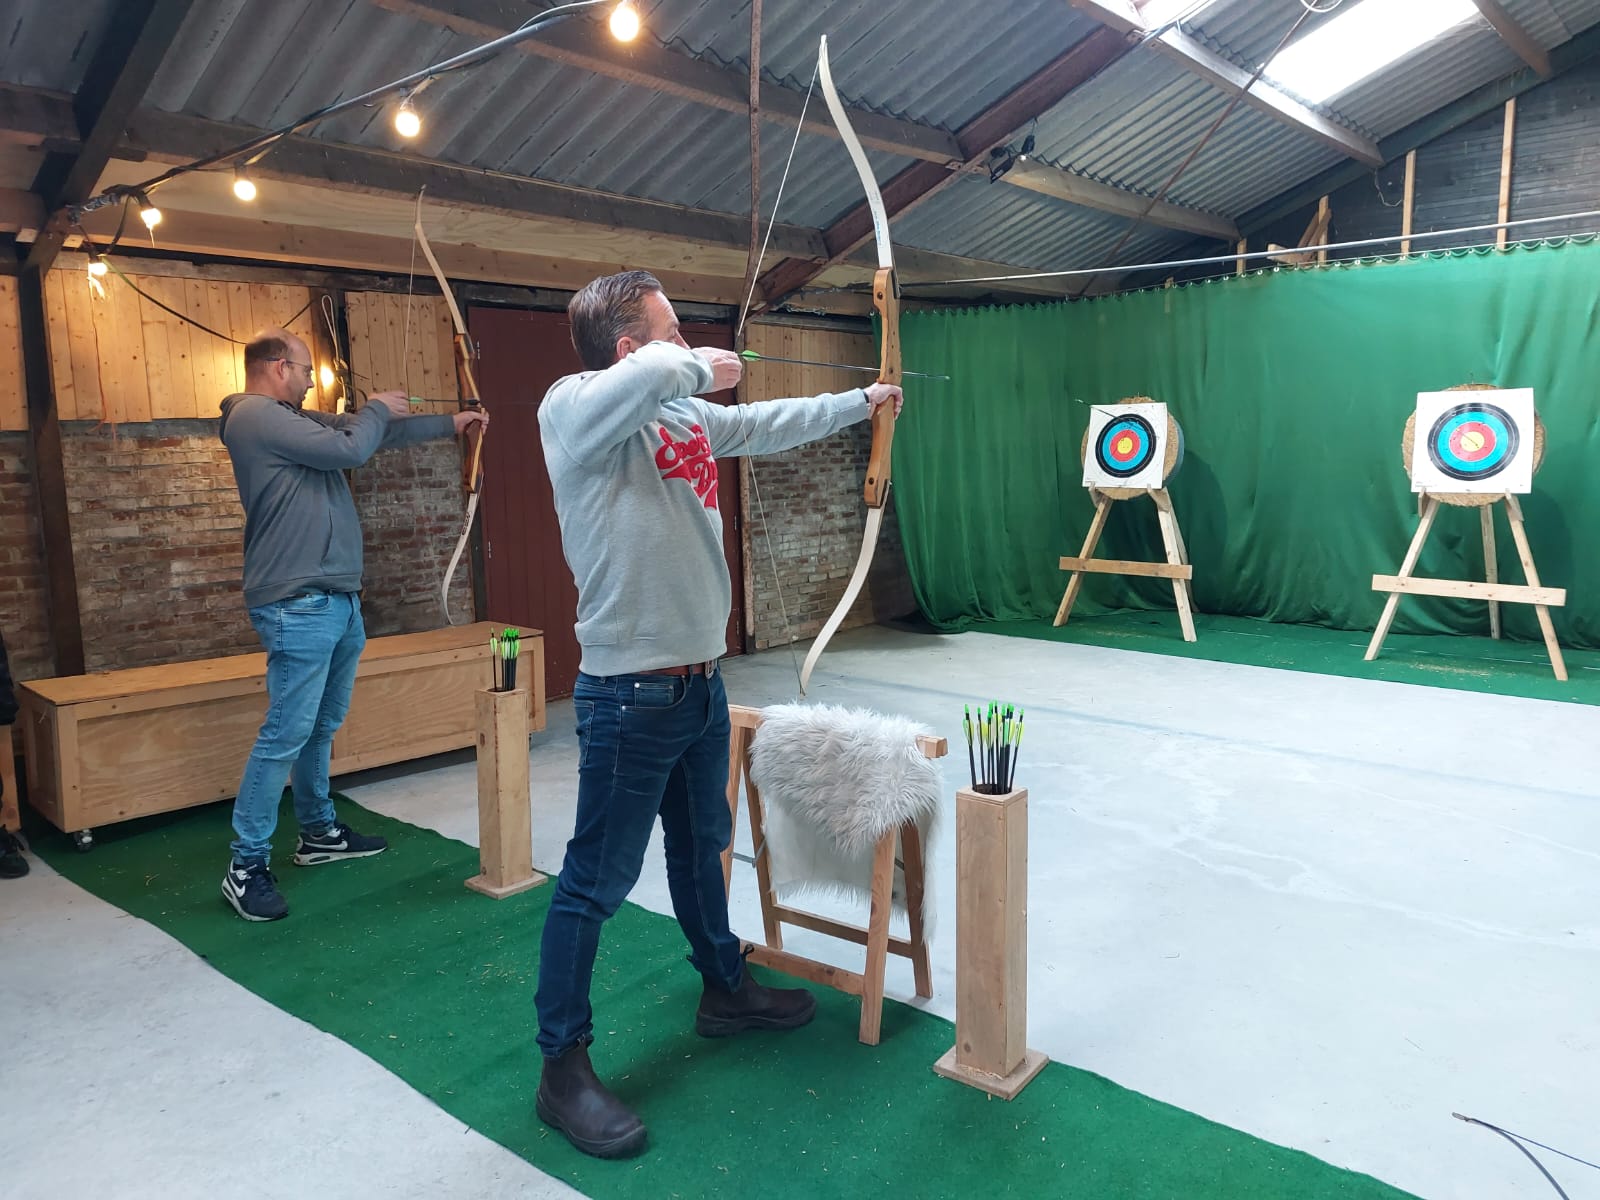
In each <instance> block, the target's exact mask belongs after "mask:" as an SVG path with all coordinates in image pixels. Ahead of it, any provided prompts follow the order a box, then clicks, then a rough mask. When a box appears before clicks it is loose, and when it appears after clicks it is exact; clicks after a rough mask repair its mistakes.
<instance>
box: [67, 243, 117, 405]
mask: <svg viewBox="0 0 1600 1200" xmlns="http://www.w3.org/2000/svg"><path fill="white" fill-rule="evenodd" d="M61 274H62V275H63V276H64V278H63V279H62V281H61V283H62V294H63V295H64V296H65V297H66V301H67V305H66V307H67V344H68V346H69V347H70V349H71V356H72V391H73V404H72V407H71V410H70V411H69V410H68V409H67V408H66V407H64V406H63V405H62V404H61V397H60V395H59V394H58V395H57V397H56V410H57V414H58V415H59V416H60V418H61V420H63V421H74V420H75V421H98V420H102V419H104V418H105V416H106V415H108V414H107V412H106V399H105V389H104V387H103V386H102V385H101V381H100V351H99V347H98V346H97V344H96V336H95V324H94V323H95V308H94V301H93V297H92V296H91V294H90V291H89V286H88V284H87V283H85V282H84V281H83V280H82V279H81V278H78V277H76V276H75V274H74V273H73V272H71V271H64V272H62V273H61Z"/></svg>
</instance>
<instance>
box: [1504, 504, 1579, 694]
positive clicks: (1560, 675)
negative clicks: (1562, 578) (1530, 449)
mask: <svg viewBox="0 0 1600 1200" xmlns="http://www.w3.org/2000/svg"><path fill="white" fill-rule="evenodd" d="M1506 519H1507V520H1508V521H1509V522H1510V524H1511V540H1512V541H1514V542H1516V544H1517V554H1518V555H1519V556H1520V557H1521V559H1522V572H1523V574H1524V575H1525V576H1527V580H1528V586H1529V587H1538V586H1539V569H1538V568H1537V567H1535V566H1534V565H1533V548H1532V547H1531V546H1529V545H1528V531H1527V530H1526V529H1524V528H1523V527H1522V505H1521V504H1519V503H1518V502H1517V498H1516V497H1515V496H1512V495H1509V494H1508V495H1507V496H1506ZM1533 611H1534V613H1535V615H1537V616H1538V618H1539V629H1540V631H1541V632H1542V633H1543V634H1544V648H1545V649H1546V650H1548V651H1549V652H1550V666H1551V667H1552V668H1553V669H1554V670H1555V673H1556V678H1557V679H1559V680H1561V682H1562V683H1565V682H1566V681H1567V664H1566V661H1565V660H1564V659H1563V658H1562V657H1561V644H1560V643H1559V642H1557V641H1556V627H1555V624H1554V623H1553V622H1552V621H1551V620H1550V607H1549V605H1546V604H1535V605H1534V606H1533Z"/></svg>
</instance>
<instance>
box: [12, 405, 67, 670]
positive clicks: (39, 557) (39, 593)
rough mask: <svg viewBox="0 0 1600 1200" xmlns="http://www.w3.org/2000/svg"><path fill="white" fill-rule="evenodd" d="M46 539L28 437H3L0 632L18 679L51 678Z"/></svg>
mask: <svg viewBox="0 0 1600 1200" xmlns="http://www.w3.org/2000/svg"><path fill="white" fill-rule="evenodd" d="M45 616H46V613H45V577H44V540H43V536H42V535H41V533H40V532H39V500H38V497H37V496H36V495H35V494H34V489H33V472H32V469H31V467H30V465H29V449H28V435H27V434H25V433H4V434H0V632H3V633H4V634H5V640H6V655H7V657H8V658H9V660H10V663H11V673H12V676H13V677H14V678H16V679H18V680H23V679H38V678H41V677H43V676H46V675H49V674H50V671H51V664H52V662H53V661H54V658H55V654H54V651H53V649H52V647H51V645H50V627H49V623H48V622H47V621H46V619H45Z"/></svg>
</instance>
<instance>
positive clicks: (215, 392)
mask: <svg viewBox="0 0 1600 1200" xmlns="http://www.w3.org/2000/svg"><path fill="white" fill-rule="evenodd" d="M174 307H177V306H174ZM182 309H183V312H184V313H185V314H186V315H187V316H188V318H189V320H191V321H198V322H199V323H200V324H201V325H205V326H208V327H209V326H210V325H211V310H210V306H209V305H208V304H207V302H206V285H205V281H204V280H202V279H185V280H184V281H183V305H182ZM216 340H217V339H216V338H214V337H212V336H211V335H210V334H209V333H207V332H206V331H205V330H204V329H198V328H196V327H195V326H193V325H191V326H189V365H190V368H191V369H192V370H193V372H194V391H195V397H196V400H195V412H196V415H198V416H202V417H214V416H216V415H217V414H218V413H219V412H220V411H221V405H222V398H223V397H224V396H226V395H227V394H228V389H227V388H226V386H225V385H224V383H223V381H222V380H221V379H219V378H217V356H216V352H215V351H214V350H213V349H212V346H211V344H212V343H213V342H214V341H216Z"/></svg>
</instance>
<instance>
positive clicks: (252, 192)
mask: <svg viewBox="0 0 1600 1200" xmlns="http://www.w3.org/2000/svg"><path fill="white" fill-rule="evenodd" d="M233 194H234V195H235V196H237V197H239V199H241V200H243V201H244V202H245V203H246V204H248V203H250V201H252V200H254V199H255V198H256V184H255V180H253V179H251V178H250V176H249V175H248V174H247V173H246V172H245V169H244V164H243V163H240V164H239V165H238V166H236V167H234V169H233Z"/></svg>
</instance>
